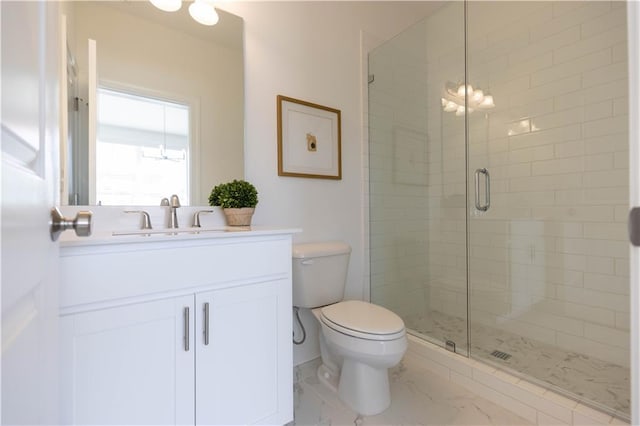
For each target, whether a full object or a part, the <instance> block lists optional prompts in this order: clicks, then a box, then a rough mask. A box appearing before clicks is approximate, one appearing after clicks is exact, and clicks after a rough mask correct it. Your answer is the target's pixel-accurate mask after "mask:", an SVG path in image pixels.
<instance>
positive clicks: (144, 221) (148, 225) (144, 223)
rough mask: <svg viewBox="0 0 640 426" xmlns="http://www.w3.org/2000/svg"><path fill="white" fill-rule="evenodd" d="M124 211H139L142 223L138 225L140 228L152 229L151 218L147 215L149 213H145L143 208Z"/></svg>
mask: <svg viewBox="0 0 640 426" xmlns="http://www.w3.org/2000/svg"><path fill="white" fill-rule="evenodd" d="M124 212H125V213H140V216H141V217H142V225H141V226H140V229H152V226H151V218H150V217H149V213H147V212H146V211H144V210H125V211H124Z"/></svg>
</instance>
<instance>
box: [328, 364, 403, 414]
mask: <svg viewBox="0 0 640 426" xmlns="http://www.w3.org/2000/svg"><path fill="white" fill-rule="evenodd" d="M338 395H339V396H340V399H341V400H343V401H344V402H346V403H347V404H348V405H350V406H351V408H353V409H354V410H355V411H357V412H358V414H361V415H363V416H373V415H375V414H380V413H382V412H383V411H384V410H386V409H387V408H389V405H391V395H390V393H389V370H388V369H387V368H381V369H379V368H373V367H371V366H369V365H367V364H363V363H361V362H356V361H354V360H352V359H345V360H344V364H343V365H342V372H341V374H340V382H339V384H338Z"/></svg>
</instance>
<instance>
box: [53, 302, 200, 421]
mask: <svg viewBox="0 0 640 426" xmlns="http://www.w3.org/2000/svg"><path fill="white" fill-rule="evenodd" d="M192 307H193V295H190V296H180V297H175V298H172V299H163V300H157V301H153V302H146V303H137V304H132V305H126V306H118V307H114V308H109V309H100V310H96V311H89V312H84V313H78V314H73V315H68V316H64V317H62V318H61V320H60V322H61V324H60V334H61V338H60V345H61V351H60V352H61V354H62V365H63V371H64V372H65V375H64V377H63V379H62V386H61V389H62V394H63V395H64V396H65V398H64V402H63V405H62V413H61V414H62V416H61V419H62V423H63V424H77V425H86V424H109V425H118V424H130V425H136V424H147V425H167V424H181V425H186V424H193V423H194V421H193V417H194V409H193V398H194V395H193V392H194V380H195V369H194V359H195V357H194V343H193V340H194V339H193V336H194V331H193V330H194V327H193V317H194V315H193V308H192ZM185 336H187V337H188V338H186V339H185Z"/></svg>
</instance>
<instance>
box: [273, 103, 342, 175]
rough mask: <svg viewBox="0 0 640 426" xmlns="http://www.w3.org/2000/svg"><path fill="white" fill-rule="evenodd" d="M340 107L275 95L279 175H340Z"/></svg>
mask: <svg viewBox="0 0 640 426" xmlns="http://www.w3.org/2000/svg"><path fill="white" fill-rule="evenodd" d="M340 126H341V123H340V110H337V109H334V108H329V107H325V106H322V105H317V104H313V103H310V102H306V101H301V100H299V99H293V98H288V97H286V96H278V175H279V176H296V177H310V178H320V179H342V159H341V140H340V132H341V129H340Z"/></svg>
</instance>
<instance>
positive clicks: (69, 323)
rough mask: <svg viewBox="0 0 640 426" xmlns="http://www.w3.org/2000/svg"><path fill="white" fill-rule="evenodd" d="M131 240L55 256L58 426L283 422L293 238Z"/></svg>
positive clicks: (289, 407) (287, 415) (288, 392)
mask: <svg viewBox="0 0 640 426" xmlns="http://www.w3.org/2000/svg"><path fill="white" fill-rule="evenodd" d="M138 238H142V237H138ZM135 241H137V240H134V241H133V242H131V243H130V242H128V240H127V242H126V243H120V244H115V243H112V244H109V245H104V246H100V245H95V246H78V247H65V246H63V247H62V249H61V276H62V279H61V302H60V304H61V311H60V312H61V321H60V327H61V329H60V338H61V342H60V347H61V365H62V368H61V373H62V380H61V382H62V389H61V417H62V421H63V422H64V423H67V424H284V423H287V422H289V421H291V420H292V419H293V396H292V348H291V233H290V232H281V233H266V234H264V235H263V234H260V233H251V234H249V233H244V234H241V235H238V236H229V235H226V234H225V235H224V236H222V235H221V236H217V237H215V238H192V239H182V240H181V239H176V240H170V241H166V240H161V241H153V240H152V241H149V242H145V243H138V242H135ZM133 265H135V267H134V266H133ZM176 270H177V271H179V272H180V273H179V274H178V273H175V272H172V271H176ZM90 271H93V273H91V272H90ZM158 271H163V272H164V273H158ZM88 288H92V289H91V290H88Z"/></svg>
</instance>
